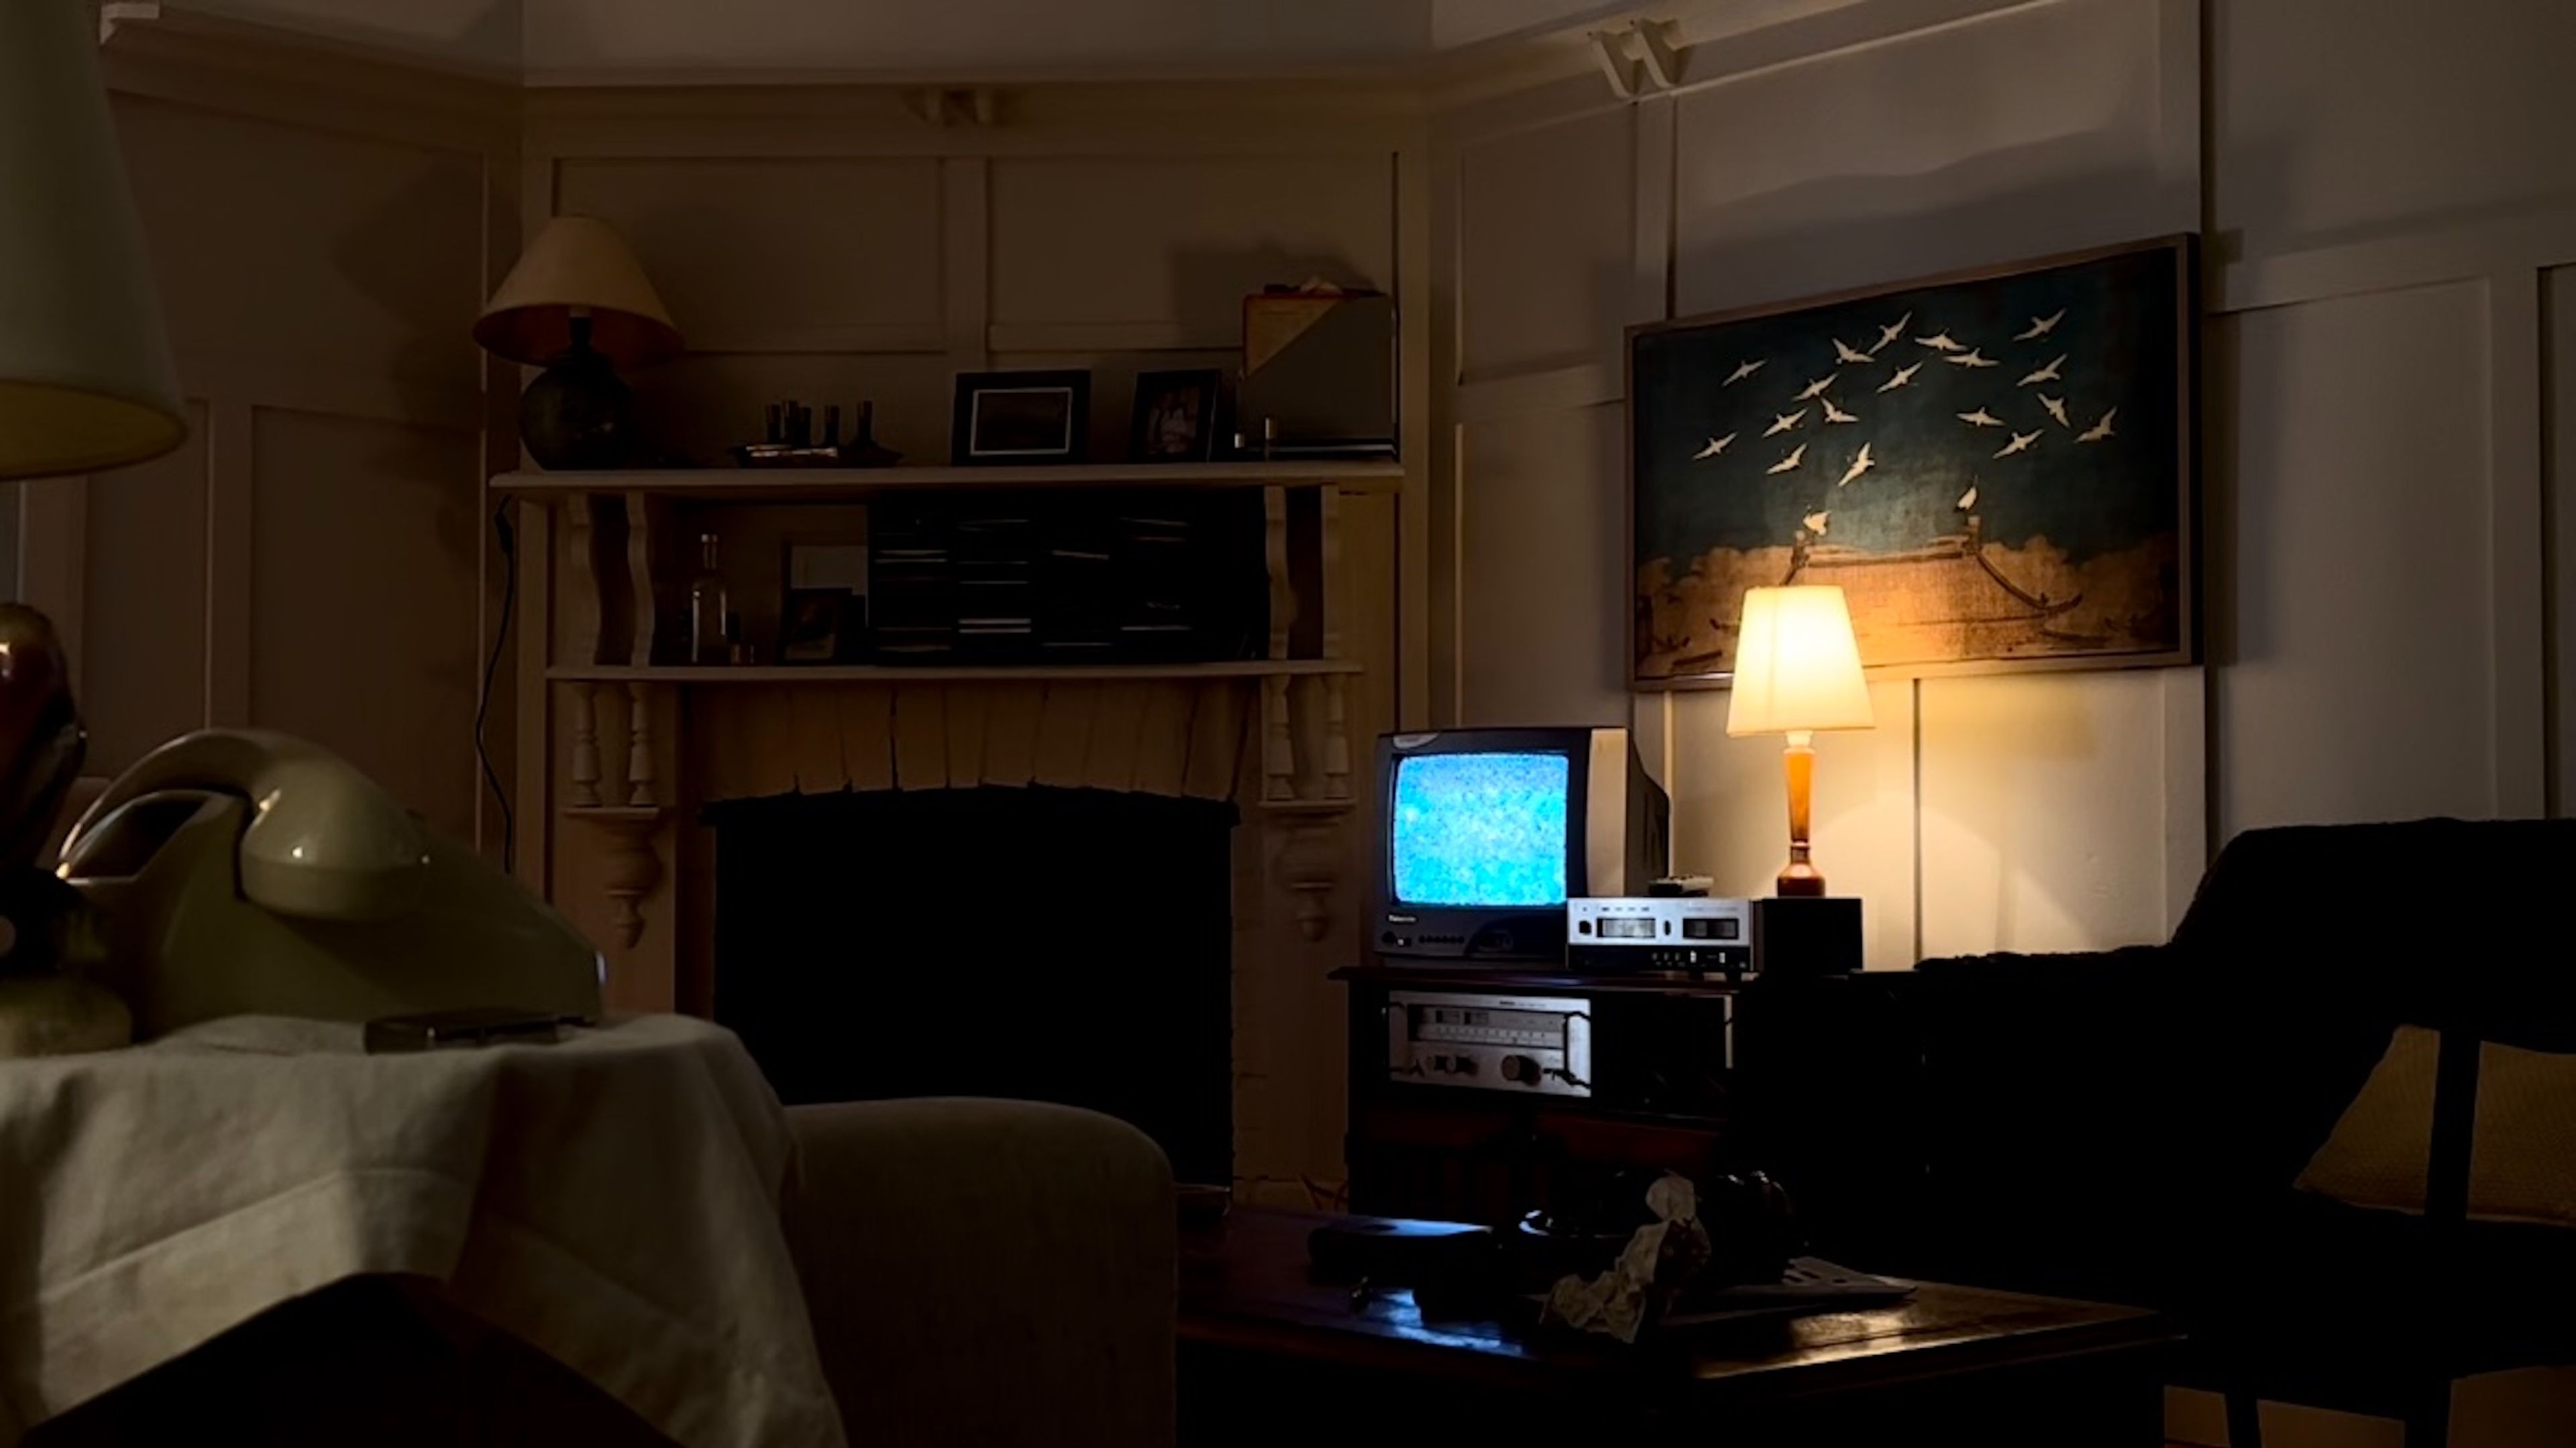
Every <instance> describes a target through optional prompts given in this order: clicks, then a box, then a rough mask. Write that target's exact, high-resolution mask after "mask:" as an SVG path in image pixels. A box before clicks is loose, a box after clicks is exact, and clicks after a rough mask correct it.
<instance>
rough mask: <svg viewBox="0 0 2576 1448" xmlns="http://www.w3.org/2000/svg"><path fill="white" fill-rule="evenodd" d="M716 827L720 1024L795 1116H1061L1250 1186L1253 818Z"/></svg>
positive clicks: (728, 816) (894, 798) (823, 800)
mask: <svg viewBox="0 0 2576 1448" xmlns="http://www.w3.org/2000/svg"><path fill="white" fill-rule="evenodd" d="M706 817H707V821H708V823H709V824H711V825H713V826H714V828H715V831H716V915H715V945H716V953H715V980H714V996H715V1017H716V1020H717V1021H718V1022H720V1023H722V1024H723V1025H725V1026H727V1027H729V1028H731V1029H732V1030H733V1031H734V1032H735V1033H737V1034H738V1035H740V1036H741V1037H742V1040H743V1044H744V1045H745V1046H746V1047H748V1048H749V1049H750V1051H751V1054H752V1057H753V1059H755V1060H757V1061H758V1062H759V1063H760V1066H761V1069H762V1070H763V1071H764V1072H766V1073H767V1074H768V1076H769V1080H770V1083H771V1084H772V1086H774V1087H775V1088H776V1090H777V1091H778V1094H779V1096H780V1097H781V1098H782V1099H783V1100H785V1101H786V1102H787V1103H788V1104H790V1105H796V1104H800V1103H805V1102H816V1101H857V1100H872V1099H879V1098H885V1097H897V1096H1005V1097H1018V1098H1022V1099H1027V1100H1035V1101H1055V1102H1062V1103H1065V1104H1067V1105H1073V1106H1084V1107H1089V1108H1091V1109H1093V1110H1096V1111H1101V1112H1105V1113H1107V1114H1109V1115H1112V1116H1116V1117H1119V1118H1122V1119H1124V1120H1126V1121H1129V1122H1132V1123H1133V1124H1135V1125H1136V1126H1137V1127H1139V1128H1140V1129H1142V1130H1143V1131H1144V1132H1145V1133H1146V1134H1147V1135H1149V1136H1151V1137H1153V1138H1154V1139H1155V1140H1156V1141H1157V1142H1159V1143H1161V1144H1162V1147H1163V1150H1164V1152H1165V1153H1166V1154H1168V1155H1169V1156H1170V1157H1171V1159H1172V1168H1173V1171H1174V1172H1175V1173H1176V1174H1177V1175H1178V1176H1179V1178H1180V1179H1181V1180H1183V1181H1200V1182H1226V1181H1231V1180H1232V1179H1233V1173H1234V1125H1233V1120H1234V1082H1233V1059H1232V1058H1233V981H1232V968H1231V961H1232V954H1233V939H1232V936H1233V899H1232V888H1233V862H1232V846H1233V841H1232V833H1233V829H1234V825H1235V823H1236V819H1237V812H1236V810H1235V807H1234V806H1233V805H1232V804H1230V803H1225V802H1220V801H1211V800H1200V799H1175V798H1170V797H1166V796H1161V795H1149V794H1128V793H1121V792H1117V791H1112V790H1095V789H1049V788H1044V787H1036V786H1033V787H1028V788H1018V789H1005V788H991V787H987V788H981V789H936V790H869V791H859V792H844V793H840V794H823V795H783V796H778V797H774V798H768V799H752V800H735V801H728V802H725V803H722V804H716V805H710V806H708V808H707V811H706Z"/></svg>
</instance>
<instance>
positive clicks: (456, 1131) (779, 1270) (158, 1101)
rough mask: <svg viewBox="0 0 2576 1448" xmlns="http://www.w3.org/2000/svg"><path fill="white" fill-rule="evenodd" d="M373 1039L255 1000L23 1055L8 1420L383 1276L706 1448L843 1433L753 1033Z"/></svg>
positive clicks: (631, 1029)
mask: <svg viewBox="0 0 2576 1448" xmlns="http://www.w3.org/2000/svg"><path fill="white" fill-rule="evenodd" d="M358 1041H359V1037H358V1030H357V1028H356V1027H354V1026H346V1025H334V1024H324V1023H317V1022H307V1021H288V1020H278V1019H264V1018H247V1017H246V1018H241V1019H236V1020H230V1021H218V1022H214V1023H211V1024H209V1025H206V1026H201V1027H198V1028H196V1029H195V1030H192V1031H188V1032H183V1033H181V1034H180V1035H177V1036H173V1037H171V1038H168V1039H166V1040H163V1041H160V1042H156V1043H154V1044H152V1045H149V1046H145V1047H139V1048H136V1049H132V1050H125V1051H112V1052H103V1053H100V1054H97V1055H90V1056H71V1057H59V1058H54V1059H50V1060H35V1061H0V1445H10V1444H14V1443H16V1441H17V1440H18V1438H19V1436H20V1435H21V1434H23V1433H24V1432H25V1431H26V1430H27V1429H28V1428H30V1427H32V1426H34V1425H35V1424H37V1423H40V1422H42V1421H44V1420H45V1419H47V1418H49V1417H52V1416H53V1415H55V1414H57V1413H60V1412H63V1411H64V1410H66V1409H68V1408H70V1407H72V1406H74V1405H76V1404H78V1403H81V1402H83V1401H85V1400H87V1399H89V1398H91V1397H93V1396H95V1395H97V1394H99V1393H102V1392H105V1391H107V1390H108V1389H110V1388H112V1387H115V1386H116V1385H117V1384H119V1383H122V1382H124V1381H126V1380H128V1379H130V1378H132V1377H134V1376H136V1375H138V1374H140V1373H142V1372H144V1371H146V1370H147V1369H149V1368H151V1367H153V1366H154V1365H156V1364H158V1363H161V1362H164V1361H166V1360H168V1359H170V1358H173V1357H176V1356H178V1355H180V1354H182V1353H185V1352H187V1351H188V1350H190V1349H191V1348H194V1347H196V1346H198V1345H199V1344H201V1343H204V1342H206V1341H207V1340H208V1339H210V1338H213V1337H215V1336H216V1335H218V1334H220V1333H222V1332H224V1331H225V1330H226V1329H228V1328H231V1327H234V1326H236V1325H238V1324H240V1323H242V1322H244V1321H246V1320H248V1319H249V1318H251V1317H253V1316H255V1315H257V1314H258V1313H260V1312H262V1311H263V1310H265V1309H267V1308H270V1307H273V1306H275V1305H277V1304H279V1303H282V1302H285V1301H287V1300H288V1299H290V1298H294V1297H297V1296H300V1295H302V1294H304V1293H307V1292H311V1291H313V1290H315V1289H317V1288H320V1287H323V1286H327V1285H329V1284H330V1283H332V1282H335V1281H338V1280H340V1279H343V1278H346V1277H350V1276H354V1275H358V1274H365V1273H404V1274H412V1275H415V1276H417V1277H422V1278H427V1279H430V1280H432V1281H434V1282H435V1283H437V1284H439V1288H438V1290H439V1291H440V1292H442V1293H443V1294H444V1295H445V1296H446V1297H447V1298H448V1299H449V1300H451V1301H452V1302H454V1303H455V1304H456V1305H458V1306H459V1307H461V1308H463V1309H465V1310H466V1311H468V1312H470V1313H472V1314H473V1315H475V1316H477V1317H479V1318H481V1319H482V1320H483V1321H485V1322H487V1323H489V1324H490V1325H492V1326H493V1327H495V1328H498V1329H500V1330H502V1331H504V1332H508V1333H511V1334H513V1335H515V1336H517V1337H519V1338H520V1339H522V1340H523V1341H525V1342H527V1343H529V1344H531V1345H532V1346H534V1347H536V1348H538V1349H540V1350H542V1351H544V1352H546V1353H548V1354H550V1355H552V1356H553V1357H555V1358H556V1359H557V1360H559V1361H561V1362H563V1363H564V1364H566V1365H567V1366H569V1367H571V1368H573V1369H574V1370H575V1371H577V1372H579V1373H580V1374H582V1375H583V1376H584V1377H586V1378H588V1379H590V1380H591V1381H592V1382H594V1383H597V1384H598V1385H599V1386H600V1387H602V1388H603V1389H605V1390H607V1391H608V1392H609V1393H611V1394H612V1395H614V1396H615V1397H617V1398H618V1399H619V1400H621V1401H622V1402H624V1403H625V1404H626V1405H627V1406H628V1407H630V1408H632V1409H634V1410H635V1412H636V1413H637V1414H638V1415H640V1416H641V1417H642V1418H643V1419H644V1420H645V1421H646V1422H648V1423H650V1424H652V1425H653V1426H654V1427H656V1428H657V1429H659V1430H660V1431H661V1432H663V1433H664V1434H666V1435H668V1436H669V1437H671V1438H673V1439H675V1440H677V1441H678V1442H679V1443H682V1444H685V1445H689V1448H729V1445H751V1444H764V1445H772V1444H774V1445H805V1444H815V1445H838V1444H840V1443H841V1442H842V1435H841V1425H840V1419H839V1416H838V1414H837V1412H836V1411H835V1409H834V1407H833V1403H832V1399H831V1395H830V1391H829V1389H828V1388H826V1387H825V1385H824V1379H823V1374H822V1368H821V1364H820V1362H819V1361H818V1359H817V1357H816V1354H815V1350H814V1341H813V1335H812V1330H811V1328H810V1327H809V1325H808V1322H807V1318H806V1314H805V1305H804V1299H803V1296H802V1294H801V1293H800V1292H799V1290H798V1287H797V1281H796V1273H795V1266H794V1263H793V1262H792V1261H791V1259H790V1258H789V1256H788V1251H787V1245H786V1240H785V1238H784V1237H783V1235H782V1234H781V1232H780V1229H779V1222H778V1210H777V1199H778V1191H779V1188H780V1184H781V1179H782V1177H783V1175H784V1173H785V1172H786V1170H787V1168H788V1162H789V1152H790V1147H789V1137H788V1131H787V1122H786V1117H785V1115H784V1113H783V1112H782V1111H781V1110H780V1108H779V1105H778V1101H777V1098H776V1097H775V1096H774V1095H773V1094H772V1093H771V1092H770V1090H769V1087H768V1085H767V1083H766V1082H764V1081H763V1080H762V1079H761V1076H760V1073H759V1070H758V1068H756V1067H755V1066H754V1065H753V1064H752V1062H751V1059H750V1058H749V1057H748V1056H747V1055H745V1054H744V1052H743V1049H742V1046H741V1043H740V1042H738V1041H737V1040H735V1039H734V1037H733V1036H732V1034H731V1033H729V1032H726V1031H724V1030H721V1029H719V1028H717V1027H715V1026H712V1025H708V1024H706V1023H705V1022H702V1021H695V1020H689V1019H686V1018H682V1017H677V1016H654V1017H646V1018H643V1019H639V1020H634V1021H630V1022H626V1023H623V1024H620V1025H616V1026H612V1027H608V1028H604V1029H600V1030H595V1031H581V1032H576V1033H573V1034H572V1035H571V1036H570V1037H569V1038H568V1039H567V1040H565V1041H563V1042H562V1043H560V1044H556V1045H551V1046H504V1047H492V1048H486V1049H479V1050H475V1049H468V1050H443V1051H430V1052H423V1053H418V1054H411V1055H390V1056H368V1055H365V1054H363V1052H362V1051H361V1050H360V1049H359V1044H358Z"/></svg>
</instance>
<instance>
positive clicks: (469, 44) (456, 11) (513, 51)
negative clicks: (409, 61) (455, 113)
mask: <svg viewBox="0 0 2576 1448" xmlns="http://www.w3.org/2000/svg"><path fill="white" fill-rule="evenodd" d="M199 3H200V5H201V7H202V8H204V9H206V10H211V11H218V12H221V13H224V14H228V15H233V16H236V17H238V18H240V19H243V20H250V21H255V22H258V23H260V24H263V25H276V26H282V27H285V28H288V29H292V30H299V31H303V32H304V33H306V34H309V35H320V36H323V37H326V38H328V39H331V40H337V41H342V42H345V43H347V44H351V45H356V46H363V47H365V48H367V49H370V50H390V51H400V52H409V53H413V54H417V53H420V52H422V51H428V52H430V53H431V54H434V55H437V56H439V57H440V58H442V59H445V60H448V61H451V62H454V63H458V64H463V65H468V66H473V67H475V68H478V69H491V70H499V69H516V68H517V67H518V65H519V63H520V58H521V50H522V37H524V35H525V34H526V8H527V7H526V5H525V3H524V0H491V3H490V4H488V5H484V6H483V7H482V8H480V9H479V10H478V9H475V8H474V6H473V0H379V3H378V4H377V5H376V6H375V7H374V8H375V9H376V10H377V11H378V12H380V13H388V12H396V11H398V12H400V13H402V14H403V15H405V16H406V17H408V18H409V20H410V21H411V23H410V24H407V25H403V26H399V27H396V26H390V25H377V24H370V23H368V22H366V21H364V20H357V19H352V18H351V17H350V12H351V11H353V10H358V9H362V8H364V7H363V6H360V5H353V4H350V3H347V0H338V3H330V0H292V3H286V4H279V3H276V0H199Z"/></svg>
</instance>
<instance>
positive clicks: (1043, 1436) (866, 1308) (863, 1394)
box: [786, 1099, 1179, 1448]
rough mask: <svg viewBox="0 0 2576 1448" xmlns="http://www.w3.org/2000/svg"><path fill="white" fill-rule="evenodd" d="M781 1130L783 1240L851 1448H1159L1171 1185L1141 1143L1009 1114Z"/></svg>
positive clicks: (1089, 1115)
mask: <svg viewBox="0 0 2576 1448" xmlns="http://www.w3.org/2000/svg"><path fill="white" fill-rule="evenodd" d="M788 1119H789V1121H790V1122H791V1123H792V1124H793V1126H794V1129H795V1132H796V1140H797V1146H798V1154H799V1157H800V1158H801V1160H800V1167H799V1174H798V1178H797V1179H796V1180H795V1181H793V1182H791V1183H790V1185H789V1189H788V1194H787V1201H786V1218H787V1232H788V1244H789V1246H790V1247H791V1248H792V1249H793V1250H794V1251H795V1254H796V1264H797V1270H798V1275H799V1276H800V1277H801V1278H802V1279H803V1282H804V1287H805V1302H806V1307H807V1310H808V1311H809V1312H810V1313H811V1314H812V1316H813V1320H814V1336H815V1345H816V1346H817V1347H818V1348H819V1349H820V1350H821V1352H822V1356H823V1367H824V1371H825V1372H826V1373H827V1374H828V1375H829V1376H830V1378H831V1382H832V1393H833V1396H834V1397H835V1398H837V1399H838V1400H839V1401H840V1405H841V1419H842V1424H843V1426H844V1427H845V1428H846V1429H847V1431H848V1434H849V1440H850V1442H851V1443H852V1444H853V1445H854V1448H855V1445H860V1444H869V1445H875V1444H887V1445H901V1448H969V1445H972V1448H1153V1445H1156V1444H1169V1443H1170V1442H1171V1441H1172V1432H1173V1427H1172V1411H1173V1406H1172V1405H1173V1382H1172V1373H1173V1356H1174V1351H1175V1348H1174V1332H1175V1323H1176V1314H1177V1311H1178V1308H1177V1303H1176V1293H1177V1291H1178V1282H1179V1278H1178V1268H1177V1262H1176V1255H1175V1253H1176V1247H1175V1232H1176V1228H1175V1216H1174V1205H1173V1189H1172V1174H1171V1169H1170V1168H1169V1167H1168V1166H1167V1165H1166V1164H1165V1162H1164V1159H1163V1153H1162V1151H1161V1150H1160V1149H1159V1148H1157V1147H1156V1146H1155V1145H1154V1143H1153V1142H1152V1141H1150V1140H1148V1139H1147V1138H1146V1137H1145V1136H1144V1134H1143V1133H1141V1132H1139V1131H1137V1130H1136V1129H1135V1128H1134V1127H1131V1126H1128V1125H1126V1124H1125V1123H1123V1122H1119V1121H1114V1120H1111V1119H1110V1118H1108V1117H1106V1116H1101V1115H1097V1114H1095V1113H1093V1112H1089V1111H1082V1110H1077V1109H1075V1108H1073V1107H1069V1106H1050V1105H1043V1104H1040V1103H1037V1102H1028V1101H988V1100H967V1099H929V1100H911V1101H868V1102H852V1103H847V1104H842V1105H832V1106H798V1107H793V1108H790V1110H789V1112H788Z"/></svg>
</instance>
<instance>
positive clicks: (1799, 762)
mask: <svg viewBox="0 0 2576 1448" xmlns="http://www.w3.org/2000/svg"><path fill="white" fill-rule="evenodd" d="M1815 739H1816V736H1815V735H1813V734H1811V733H1809V732H1807V731H1806V730H1803V729H1800V730H1793V731H1791V733H1790V735H1789V747H1788V749H1787V750H1786V751H1784V752H1783V754H1782V762H1783V763H1784V764H1785V765H1786V766H1787V769H1788V774H1789V867H1788V868H1787V869H1785V870H1782V871H1781V872H1780V878H1779V880H1778V881H1776V882H1775V883H1774V885H1773V888H1774V889H1776V890H1777V891H1778V892H1779V893H1781V894H1783V895H1822V894H1823V893H1825V877H1824V875H1823V874H1822V873H1821V872H1819V871H1818V870H1817V869H1816V866H1815V862H1814V861H1813V860H1812V859H1810V858H1809V851H1808V848H1807V803H1808V799H1809V796H1810V795H1811V794H1812V793H1813V792H1814V788H1815V782H1816V744H1815Z"/></svg>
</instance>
